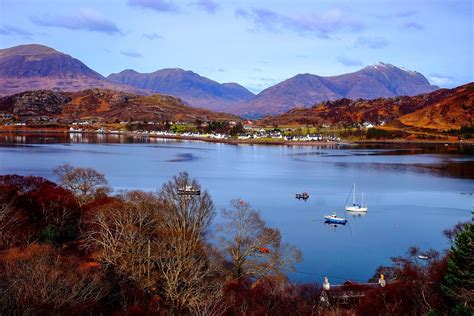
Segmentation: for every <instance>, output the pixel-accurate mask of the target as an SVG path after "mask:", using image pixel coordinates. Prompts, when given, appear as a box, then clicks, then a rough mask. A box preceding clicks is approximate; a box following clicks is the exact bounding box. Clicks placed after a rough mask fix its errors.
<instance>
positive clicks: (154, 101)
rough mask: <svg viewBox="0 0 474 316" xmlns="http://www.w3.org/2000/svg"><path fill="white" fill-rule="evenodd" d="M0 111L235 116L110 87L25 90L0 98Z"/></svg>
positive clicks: (112, 117)
mask: <svg viewBox="0 0 474 316" xmlns="http://www.w3.org/2000/svg"><path fill="white" fill-rule="evenodd" d="M0 112H2V113H9V114H14V115H15V116H17V117H20V118H29V117H31V118H34V117H39V116H48V117H57V118H67V119H80V118H88V117H96V118H100V119H102V120H104V121H107V122H114V121H116V120H120V121H129V120H130V121H187V122H194V121H195V120H196V119H199V120H202V121H208V120H236V119H237V118H236V117H234V116H232V115H229V114H223V113H216V112H212V111H209V110H205V109H198V108H192V107H189V106H187V105H185V104H183V102H182V101H181V100H180V99H178V98H175V97H171V96H166V95H160V94H155V95H151V96H141V95H136V94H130V93H124V92H115V91H112V90H100V89H89V90H84V91H79V92H55V91H51V90H38V91H28V92H23V93H20V94H15V95H11V96H7V97H2V98H0Z"/></svg>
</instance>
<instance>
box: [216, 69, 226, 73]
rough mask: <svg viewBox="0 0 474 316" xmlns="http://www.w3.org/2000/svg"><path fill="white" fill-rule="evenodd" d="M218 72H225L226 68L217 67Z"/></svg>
mask: <svg viewBox="0 0 474 316" xmlns="http://www.w3.org/2000/svg"><path fill="white" fill-rule="evenodd" d="M217 71H218V72H225V71H226V70H225V69H224V68H219V69H217Z"/></svg>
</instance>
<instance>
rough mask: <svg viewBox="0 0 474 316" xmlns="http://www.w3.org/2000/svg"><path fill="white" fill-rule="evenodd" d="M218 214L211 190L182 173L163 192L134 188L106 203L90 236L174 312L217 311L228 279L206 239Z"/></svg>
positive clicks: (110, 262) (92, 245)
mask: <svg viewBox="0 0 474 316" xmlns="http://www.w3.org/2000/svg"><path fill="white" fill-rule="evenodd" d="M183 188H190V190H191V191H193V192H194V193H196V192H199V195H192V194H186V193H185V194H183V190H182V189H183ZM213 216H214V204H213V202H212V200H211V198H210V196H209V194H208V193H207V192H206V191H204V192H201V190H200V186H199V184H198V183H197V181H196V180H193V179H190V178H189V176H188V174H186V173H181V174H179V176H177V177H174V178H173V179H172V180H171V181H169V182H168V183H166V184H165V185H164V186H163V188H162V190H161V191H160V193H159V194H158V195H156V194H153V193H144V192H139V191H133V192H128V193H124V194H122V195H121V196H119V197H117V198H116V199H115V202H112V203H109V204H107V205H105V206H102V207H100V208H99V209H98V210H97V211H96V213H95V214H94V215H93V217H92V218H91V219H89V220H85V221H84V224H85V229H84V231H85V234H84V240H85V244H86V245H87V247H89V249H90V250H91V251H92V252H94V253H95V254H96V256H97V257H98V259H99V260H100V262H102V263H103V264H104V265H105V266H109V267H113V268H114V269H116V270H117V271H118V272H120V273H121V274H122V275H123V276H124V277H127V278H130V279H133V280H134V281H136V282H137V283H138V284H140V285H141V286H142V287H143V288H147V289H148V290H149V291H151V292H154V293H157V294H159V295H161V296H163V297H164V299H165V302H166V304H167V305H168V306H169V307H171V308H172V309H173V311H174V312H176V313H180V312H189V311H193V312H194V313H199V312H202V313H204V312H205V311H207V312H209V313H214V314H216V313H217V312H218V311H220V310H223V308H222V306H223V303H222V302H223V298H222V288H223V282H222V280H223V278H222V277H221V276H222V273H221V271H222V268H221V267H220V266H218V265H219V263H220V262H221V261H220V260H218V259H217V258H216V257H214V255H215V254H216V255H217V252H215V251H214V250H213V249H212V247H211V246H210V245H209V244H208V242H207V241H206V234H207V231H208V229H209V226H210V224H211V221H212V218H213Z"/></svg>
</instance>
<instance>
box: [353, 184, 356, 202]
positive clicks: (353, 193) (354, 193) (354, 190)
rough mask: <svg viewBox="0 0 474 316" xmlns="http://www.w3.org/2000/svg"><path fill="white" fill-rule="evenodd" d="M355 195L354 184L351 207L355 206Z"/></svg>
mask: <svg viewBox="0 0 474 316" xmlns="http://www.w3.org/2000/svg"><path fill="white" fill-rule="evenodd" d="M355 195H356V184H355V182H354V187H353V189H352V205H354V204H355Z"/></svg>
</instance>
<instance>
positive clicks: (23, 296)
mask: <svg viewBox="0 0 474 316" xmlns="http://www.w3.org/2000/svg"><path fill="white" fill-rule="evenodd" d="M2 262H3V267H2V268H3V269H0V270H2V271H3V276H2V280H3V282H4V285H6V286H5V287H4V290H3V292H4V293H3V297H2V300H3V301H1V302H2V304H0V305H1V306H0V313H1V311H2V306H3V308H5V310H4V311H5V312H6V313H7V312H8V313H11V312H12V311H15V313H14V314H17V313H18V314H26V315H28V314H38V313H39V314H45V313H51V312H52V311H54V312H59V313H61V311H62V312H65V311H66V310H71V309H73V310H74V311H76V312H77V311H78V310H79V308H85V309H87V308H88V307H90V306H91V305H94V304H95V303H96V302H98V301H99V300H100V299H101V298H102V297H104V296H105V295H106V293H107V291H108V290H107V289H106V288H105V287H104V286H103V282H102V276H101V274H100V272H99V271H90V270H81V269H80V266H79V264H78V263H77V262H74V261H71V260H69V259H68V258H62V257H60V256H59V255H58V253H57V252H56V251H55V250H54V249H53V248H52V247H51V246H49V245H36V244H33V245H30V246H29V247H28V248H26V249H21V250H20V249H12V250H10V251H9V252H7V253H6V254H5V257H4V259H3V260H2ZM0 291H1V290H0ZM8 313H7V314H8Z"/></svg>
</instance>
